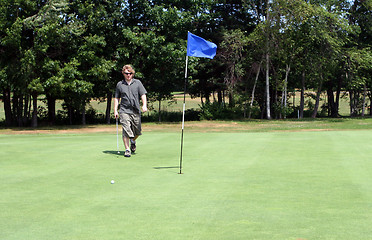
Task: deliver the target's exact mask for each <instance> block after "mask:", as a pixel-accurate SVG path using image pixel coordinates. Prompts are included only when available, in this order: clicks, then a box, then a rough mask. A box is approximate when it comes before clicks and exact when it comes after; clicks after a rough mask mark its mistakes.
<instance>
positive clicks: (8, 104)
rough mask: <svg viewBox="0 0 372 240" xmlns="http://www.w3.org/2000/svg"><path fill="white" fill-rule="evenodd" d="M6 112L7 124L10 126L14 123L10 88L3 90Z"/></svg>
mask: <svg viewBox="0 0 372 240" xmlns="http://www.w3.org/2000/svg"><path fill="white" fill-rule="evenodd" d="M3 101H4V112H5V125H6V126H7V127H10V126H11V125H12V124H13V117H12V105H11V100H10V90H9V89H4V90H3Z"/></svg>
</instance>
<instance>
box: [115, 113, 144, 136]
mask: <svg viewBox="0 0 372 240" xmlns="http://www.w3.org/2000/svg"><path fill="white" fill-rule="evenodd" d="M120 123H121V125H122V127H123V137H128V138H134V137H135V136H139V135H141V134H142V133H141V131H142V129H141V115H140V114H128V113H120Z"/></svg>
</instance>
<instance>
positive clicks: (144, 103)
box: [141, 94, 147, 112]
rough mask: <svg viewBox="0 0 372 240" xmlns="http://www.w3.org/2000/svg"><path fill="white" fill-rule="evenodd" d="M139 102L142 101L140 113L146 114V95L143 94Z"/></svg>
mask: <svg viewBox="0 0 372 240" xmlns="http://www.w3.org/2000/svg"><path fill="white" fill-rule="evenodd" d="M141 100H142V112H147V97H146V94H143V95H142V96H141Z"/></svg>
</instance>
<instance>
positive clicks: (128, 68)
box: [121, 64, 136, 75]
mask: <svg viewBox="0 0 372 240" xmlns="http://www.w3.org/2000/svg"><path fill="white" fill-rule="evenodd" d="M124 70H128V71H129V72H131V73H133V75H134V74H135V73H136V71H134V68H133V66H132V65H130V64H127V65H124V66H123V69H122V70H121V71H122V72H124Z"/></svg>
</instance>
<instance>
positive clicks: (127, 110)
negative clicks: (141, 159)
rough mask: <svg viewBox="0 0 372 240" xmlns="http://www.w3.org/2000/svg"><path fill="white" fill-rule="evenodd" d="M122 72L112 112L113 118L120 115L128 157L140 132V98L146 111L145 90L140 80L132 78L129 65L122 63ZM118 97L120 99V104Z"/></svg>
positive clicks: (132, 70) (134, 147)
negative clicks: (122, 76) (122, 77)
mask: <svg viewBox="0 0 372 240" xmlns="http://www.w3.org/2000/svg"><path fill="white" fill-rule="evenodd" d="M122 73H123V75H124V79H123V80H122V81H120V82H118V83H117V85H116V91H115V98H114V114H115V118H118V117H120V123H121V124H122V127H123V142H124V146H125V153H124V156H125V157H130V156H131V153H134V152H135V151H136V139H137V138H138V137H139V135H141V134H142V133H141V109H140V100H141V101H142V112H146V111H147V98H146V93H147V92H146V89H145V88H144V86H143V85H142V83H141V81H140V80H138V79H134V74H135V71H134V69H133V67H132V66H131V65H124V67H123V69H122ZM119 99H121V101H120V106H119ZM118 108H119V112H118Z"/></svg>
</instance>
